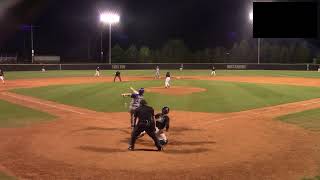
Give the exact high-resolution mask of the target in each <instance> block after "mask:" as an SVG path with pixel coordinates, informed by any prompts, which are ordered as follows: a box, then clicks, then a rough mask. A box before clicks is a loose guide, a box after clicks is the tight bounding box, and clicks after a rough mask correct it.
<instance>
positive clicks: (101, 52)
mask: <svg viewBox="0 0 320 180" xmlns="http://www.w3.org/2000/svg"><path fill="white" fill-rule="evenodd" d="M102 48H103V47H102V29H101V36H100V59H101V61H102V60H103V49H102Z"/></svg>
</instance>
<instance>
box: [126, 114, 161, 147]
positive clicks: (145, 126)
mask: <svg viewBox="0 0 320 180" xmlns="http://www.w3.org/2000/svg"><path fill="white" fill-rule="evenodd" d="M143 131H145V132H146V133H147V134H148V135H149V136H150V137H151V138H152V140H153V142H154V145H155V146H156V147H157V148H158V150H159V149H161V145H160V142H159V140H158V138H157V136H156V133H155V127H154V123H151V121H150V120H149V121H140V122H139V123H138V125H137V126H136V127H135V128H134V129H133V131H132V134H131V142H130V147H131V148H132V149H134V145H135V143H136V140H137V138H138V137H139V135H140V134H141V133H142V132H143Z"/></svg>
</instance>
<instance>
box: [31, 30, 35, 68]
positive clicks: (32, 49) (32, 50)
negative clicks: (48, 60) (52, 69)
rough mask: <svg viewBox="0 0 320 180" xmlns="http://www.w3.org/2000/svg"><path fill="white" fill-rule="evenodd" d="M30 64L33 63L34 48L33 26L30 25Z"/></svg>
mask: <svg viewBox="0 0 320 180" xmlns="http://www.w3.org/2000/svg"><path fill="white" fill-rule="evenodd" d="M31 58H32V59H31V63H32V64H33V62H34V48H33V25H32V24H31Z"/></svg>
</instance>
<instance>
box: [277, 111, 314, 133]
mask: <svg viewBox="0 0 320 180" xmlns="http://www.w3.org/2000/svg"><path fill="white" fill-rule="evenodd" d="M278 119H279V120H281V121H283V122H286V123H290V124H296V125H298V126H301V127H303V128H305V129H309V130H312V131H320V109H312V110H308V111H303V112H299V113H294V114H289V115H285V116H281V117H279V118H278Z"/></svg>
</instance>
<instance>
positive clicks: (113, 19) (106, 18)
mask: <svg viewBox="0 0 320 180" xmlns="http://www.w3.org/2000/svg"><path fill="white" fill-rule="evenodd" d="M100 21H101V22H102V23H105V24H117V23H118V22H119V21H120V16H119V15H118V14H115V13H102V14H100Z"/></svg>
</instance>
